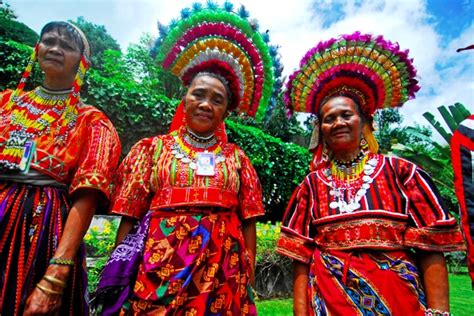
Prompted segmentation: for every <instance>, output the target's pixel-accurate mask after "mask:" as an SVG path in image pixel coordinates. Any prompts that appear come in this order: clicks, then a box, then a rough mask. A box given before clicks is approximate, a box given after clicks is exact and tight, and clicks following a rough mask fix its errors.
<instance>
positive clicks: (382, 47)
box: [284, 32, 420, 117]
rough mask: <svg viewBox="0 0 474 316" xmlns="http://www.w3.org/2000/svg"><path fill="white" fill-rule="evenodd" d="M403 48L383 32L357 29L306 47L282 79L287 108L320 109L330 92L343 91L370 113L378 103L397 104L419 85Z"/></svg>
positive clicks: (364, 110) (332, 94) (403, 100)
mask: <svg viewBox="0 0 474 316" xmlns="http://www.w3.org/2000/svg"><path fill="white" fill-rule="evenodd" d="M415 76H416V70H415V68H414V67H413V60H412V59H410V58H409V57H408V50H405V51H402V50H400V47H399V46H398V43H391V42H389V41H387V40H385V39H384V38H383V37H382V36H377V37H375V36H372V35H369V34H361V33H359V32H356V33H354V34H351V35H342V36H341V37H339V38H337V39H334V38H333V39H330V40H329V41H323V42H320V43H319V44H318V45H316V47H314V48H312V49H310V50H309V51H308V52H307V53H306V55H305V56H304V57H303V59H302V60H301V62H300V69H299V70H297V71H295V72H294V73H293V74H292V75H291V76H290V77H289V81H288V83H287V91H286V93H285V95H284V100H285V103H286V104H287V106H288V107H289V109H290V110H291V111H297V112H308V113H313V114H316V115H317V114H318V113H319V108H320V106H321V105H322V104H324V103H325V101H327V100H328V99H329V98H331V97H332V96H336V95H347V96H350V97H352V98H354V99H356V100H357V101H358V103H359V105H360V107H361V111H362V112H363V113H364V114H365V115H366V116H367V117H371V116H372V115H373V114H374V112H375V111H376V110H377V109H384V108H390V107H392V108H393V107H400V106H402V105H403V104H404V103H405V102H406V101H407V100H409V99H413V98H414V97H415V92H416V91H418V90H419V88H420V87H419V86H418V81H417V80H416V79H415Z"/></svg>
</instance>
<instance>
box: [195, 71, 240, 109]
mask: <svg viewBox="0 0 474 316" xmlns="http://www.w3.org/2000/svg"><path fill="white" fill-rule="evenodd" d="M203 76H207V77H211V78H214V79H217V80H219V81H220V82H221V83H222V85H223V86H224V88H225V92H226V93H227V108H228V109H229V108H230V107H231V105H232V91H231V90H230V87H229V83H228V82H227V80H226V79H225V78H224V77H222V76H221V75H218V74H215V73H213V72H205V71H203V72H198V73H197V74H196V75H195V76H194V78H193V79H192V80H191V85H192V83H193V81H194V80H196V79H197V78H199V77H203Z"/></svg>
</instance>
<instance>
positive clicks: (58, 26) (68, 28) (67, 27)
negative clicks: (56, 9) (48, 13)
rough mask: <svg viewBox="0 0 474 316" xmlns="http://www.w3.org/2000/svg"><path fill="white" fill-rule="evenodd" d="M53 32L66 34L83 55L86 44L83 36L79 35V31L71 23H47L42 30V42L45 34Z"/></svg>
mask: <svg viewBox="0 0 474 316" xmlns="http://www.w3.org/2000/svg"><path fill="white" fill-rule="evenodd" d="M52 31H57V32H58V33H59V34H61V35H62V34H63V33H62V32H64V34H65V35H67V36H68V37H69V39H71V40H72V41H73V42H74V43H76V44H77V46H78V47H79V51H80V52H81V53H84V48H85V43H84V41H83V39H82V36H81V34H79V32H78V31H77V29H76V28H75V27H74V26H72V25H71V24H70V23H68V22H63V21H53V22H49V23H47V24H46V25H45V26H43V28H42V29H41V32H40V41H41V40H42V38H43V35H44V34H46V33H48V32H52Z"/></svg>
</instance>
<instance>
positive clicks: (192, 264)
mask: <svg viewBox="0 0 474 316" xmlns="http://www.w3.org/2000/svg"><path fill="white" fill-rule="evenodd" d="M231 9H232V8H229V3H226V7H225V8H224V9H220V8H214V7H209V8H202V7H199V6H198V7H195V8H193V9H192V10H190V9H184V10H182V19H181V20H180V21H179V22H177V23H175V25H173V26H172V27H171V28H170V30H169V31H168V33H166V34H165V35H163V34H162V37H161V38H160V39H159V41H158V44H159V45H158V49H156V50H155V53H156V55H157V60H158V61H159V62H160V63H161V64H162V65H163V67H164V68H165V69H168V70H170V71H171V72H172V73H174V74H175V75H177V76H178V77H179V78H180V79H181V80H182V82H183V83H184V84H185V85H189V84H190V83H191V82H192V80H193V78H194V77H195V76H197V75H200V74H204V75H205V76H210V77H213V78H216V79H218V80H219V81H221V82H222V84H223V85H224V86H226V89H227V94H228V95H229V94H230V102H229V103H228V107H227V109H228V110H229V109H230V110H238V111H239V112H240V113H246V114H247V115H251V116H254V115H257V116H258V113H263V112H262V111H264V108H265V105H266V104H267V103H268V100H269V99H270V97H271V96H272V88H273V73H274V72H273V67H274V66H273V62H272V57H271V56H270V55H269V53H268V47H267V44H266V43H265V41H264V40H263V38H262V35H261V34H260V33H258V32H256V31H255V29H254V28H252V27H251V26H250V24H249V21H247V19H246V18H242V17H240V16H238V15H237V14H235V13H234V12H232V10H231ZM241 11H242V9H241ZM244 11H245V10H244ZM162 29H163V28H162ZM261 105H264V106H263V110H260V108H261V107H259V106H261ZM205 161H206V162H205ZM201 167H202V169H201ZM114 201H115V202H114V204H113V206H112V213H115V214H119V215H123V216H128V217H133V218H137V219H138V220H139V221H138V223H137V225H135V227H134V228H133V229H132V231H131V232H129V233H128V235H127V236H126V237H125V239H124V240H123V241H122V243H121V244H120V245H119V246H118V247H117V248H116V250H115V251H114V252H113V254H112V256H111V258H110V260H109V261H108V263H107V265H106V267H105V270H104V272H103V273H102V276H101V281H100V283H99V287H98V291H97V296H96V298H95V299H94V301H95V302H96V303H94V308H95V309H96V311H97V312H98V313H102V314H103V315H110V314H117V313H119V312H120V313H122V314H126V315H128V314H133V315H138V314H146V313H148V314H153V315H255V314H256V308H255V304H254V302H253V297H252V292H251V288H250V270H251V265H253V264H254V263H253V262H252V261H253V259H250V255H249V254H248V253H247V249H246V246H245V240H244V235H243V230H242V226H243V223H242V222H243V221H244V220H248V219H251V218H254V217H255V216H258V215H263V214H264V209H263V203H262V190H261V186H260V182H259V180H258V177H257V174H256V172H255V170H254V168H253V167H252V165H251V163H250V160H249V159H248V158H247V156H246V155H245V154H244V153H243V151H242V150H241V149H239V148H238V147H237V146H236V145H234V144H231V143H228V142H227V138H226V135H225V126H224V124H221V125H220V126H218V127H217V129H216V130H215V131H214V134H211V136H210V137H209V138H207V139H202V138H200V137H198V136H197V135H194V134H193V133H192V131H191V130H188V127H187V123H186V117H185V116H184V112H183V102H182V103H181V105H180V106H179V107H178V109H177V113H176V115H175V119H174V120H173V122H172V125H171V133H170V134H168V135H165V136H157V137H153V138H149V139H144V140H142V141H140V142H139V143H137V144H136V145H135V146H134V147H133V148H132V150H131V152H130V153H129V155H128V156H127V158H126V159H125V160H124V162H123V163H122V165H121V168H120V170H119V175H118V178H117V183H116V191H115V194H114ZM116 298H119V299H116Z"/></svg>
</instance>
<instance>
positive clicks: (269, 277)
mask: <svg viewBox="0 0 474 316" xmlns="http://www.w3.org/2000/svg"><path fill="white" fill-rule="evenodd" d="M280 226H281V223H280V222H278V223H276V224H271V223H270V222H267V223H257V256H256V257H257V258H256V259H257V260H256V261H257V266H256V268H255V283H256V284H255V286H256V291H257V294H258V296H259V298H262V299H267V298H271V297H278V296H288V295H289V294H290V293H291V292H292V284H293V265H292V260H291V259H289V258H288V257H283V256H280V255H279V254H277V253H276V251H275V249H276V244H277V240H278V237H279V236H280Z"/></svg>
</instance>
